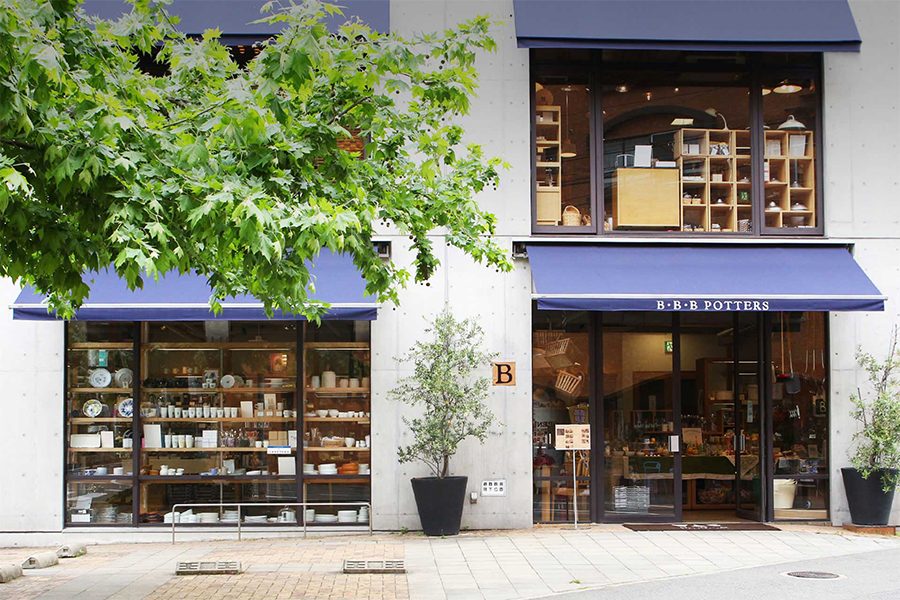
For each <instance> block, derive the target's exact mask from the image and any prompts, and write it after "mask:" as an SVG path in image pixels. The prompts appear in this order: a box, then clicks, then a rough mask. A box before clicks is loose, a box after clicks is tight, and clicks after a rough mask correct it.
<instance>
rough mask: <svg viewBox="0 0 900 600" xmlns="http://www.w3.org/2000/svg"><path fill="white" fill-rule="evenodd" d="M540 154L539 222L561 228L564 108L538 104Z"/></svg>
mask: <svg viewBox="0 0 900 600" xmlns="http://www.w3.org/2000/svg"><path fill="white" fill-rule="evenodd" d="M534 129H535V150H536V152H537V160H536V166H537V171H536V173H537V181H536V182H535V185H536V186H537V188H536V205H537V215H536V222H537V224H538V225H559V224H560V223H561V221H562V187H561V182H562V158H561V157H560V152H561V150H562V148H561V144H562V108H561V107H559V106H550V105H538V106H537V107H536V108H535V113H534Z"/></svg>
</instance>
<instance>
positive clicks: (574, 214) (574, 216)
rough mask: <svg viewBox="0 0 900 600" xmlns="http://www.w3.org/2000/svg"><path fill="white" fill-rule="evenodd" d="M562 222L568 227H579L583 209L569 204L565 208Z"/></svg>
mask: <svg viewBox="0 0 900 600" xmlns="http://www.w3.org/2000/svg"><path fill="white" fill-rule="evenodd" d="M562 224H563V225H564V226H566V227H577V226H579V225H581V211H580V210H578V209H577V208H575V207H574V206H572V205H571V204H570V205H568V206H567V207H565V208H564V209H563V213H562Z"/></svg>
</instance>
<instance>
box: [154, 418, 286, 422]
mask: <svg viewBox="0 0 900 600" xmlns="http://www.w3.org/2000/svg"><path fill="white" fill-rule="evenodd" d="M141 421H142V422H143V423H248V422H251V423H295V422H296V421H297V419H295V418H294V417H194V418H193V419H191V418H190V417H188V418H184V417H142V418H141Z"/></svg>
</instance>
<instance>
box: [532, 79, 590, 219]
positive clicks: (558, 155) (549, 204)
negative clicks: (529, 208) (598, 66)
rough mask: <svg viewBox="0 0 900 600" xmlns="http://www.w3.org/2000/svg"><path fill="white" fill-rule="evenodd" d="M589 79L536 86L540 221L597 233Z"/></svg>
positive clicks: (541, 82)
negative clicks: (593, 191) (595, 224)
mask: <svg viewBox="0 0 900 600" xmlns="http://www.w3.org/2000/svg"><path fill="white" fill-rule="evenodd" d="M586 82H587V79H586V78H564V80H562V81H561V80H560V79H559V78H549V77H548V78H539V79H538V80H536V81H535V84H534V90H535V91H534V152H535V159H534V160H535V224H536V225H537V226H538V227H544V228H551V229H552V228H561V229H565V230H566V231H581V232H584V231H592V230H593V226H592V219H593V214H592V210H591V202H592V197H593V194H592V193H591V134H590V131H591V91H590V88H589V86H588V85H587V83H586Z"/></svg>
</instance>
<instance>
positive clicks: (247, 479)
mask: <svg viewBox="0 0 900 600" xmlns="http://www.w3.org/2000/svg"><path fill="white" fill-rule="evenodd" d="M138 480H139V481H140V482H141V483H166V484H169V483H278V482H279V481H280V482H284V483H290V482H293V481H296V480H297V476H296V475H199V474H197V473H192V474H190V475H187V474H185V475H140V476H138Z"/></svg>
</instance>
